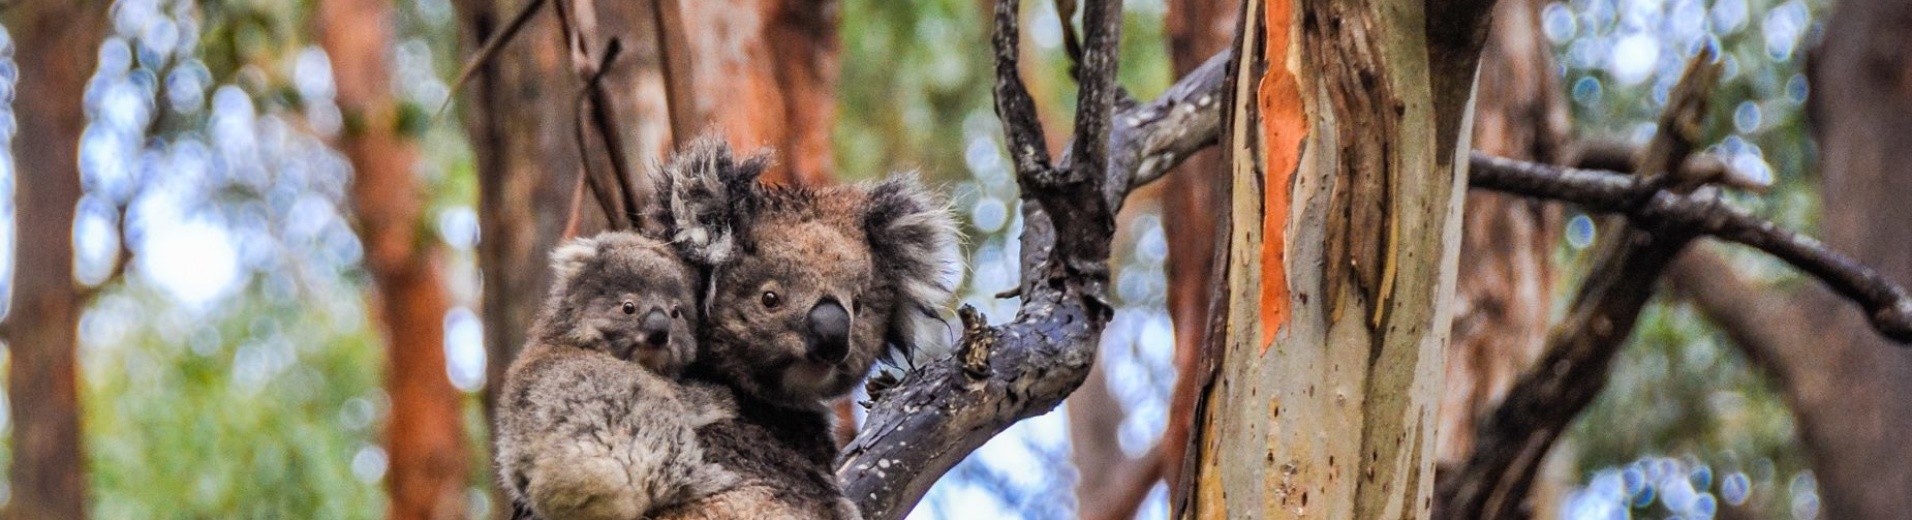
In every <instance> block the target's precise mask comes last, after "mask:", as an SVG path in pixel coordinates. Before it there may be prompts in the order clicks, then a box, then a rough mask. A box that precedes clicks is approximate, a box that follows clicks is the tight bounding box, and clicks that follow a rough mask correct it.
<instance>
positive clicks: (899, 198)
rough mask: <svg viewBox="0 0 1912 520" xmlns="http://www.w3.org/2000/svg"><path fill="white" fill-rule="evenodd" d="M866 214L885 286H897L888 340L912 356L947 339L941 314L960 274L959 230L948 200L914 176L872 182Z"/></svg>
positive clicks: (866, 229) (866, 230)
mask: <svg viewBox="0 0 1912 520" xmlns="http://www.w3.org/2000/svg"><path fill="white" fill-rule="evenodd" d="M868 190H869V191H868V193H869V197H870V198H869V203H868V205H867V206H866V209H865V211H864V213H863V229H864V233H865V234H866V235H867V236H869V239H870V257H871V258H872V259H874V260H875V263H876V275H877V277H878V279H879V280H881V281H882V282H883V284H884V285H888V286H890V287H893V288H895V290H896V291H897V294H896V302H897V305H896V308H894V309H892V310H891V313H890V316H889V319H890V331H889V334H888V336H889V341H890V342H891V343H892V344H894V345H895V347H896V348H898V349H899V350H901V351H902V352H903V354H905V355H909V354H910V352H911V351H912V350H915V349H916V348H917V347H919V346H931V345H934V344H937V343H942V342H946V341H947V339H948V338H947V336H948V335H949V334H948V333H949V329H948V327H947V324H946V323H945V322H943V320H942V318H941V314H942V313H941V311H942V310H943V309H945V308H947V307H948V305H949V302H950V299H951V297H952V296H953V295H954V294H955V292H956V279H957V276H959V275H961V274H962V261H961V259H960V258H959V256H960V254H961V252H959V251H958V250H957V247H956V242H957V240H958V239H959V238H960V235H961V231H960V230H959V228H957V226H956V219H955V218H954V217H953V216H952V215H951V214H950V211H949V204H948V203H947V202H945V201H944V200H943V199H942V197H940V196H938V195H937V194H936V193H935V192H933V191H931V190H930V189H929V188H926V187H924V186H923V183H922V182H920V181H918V180H917V179H916V177H915V176H914V175H904V176H899V177H896V178H892V179H890V180H886V181H883V182H879V183H876V184H874V185H871V186H870V187H869V188H868Z"/></svg>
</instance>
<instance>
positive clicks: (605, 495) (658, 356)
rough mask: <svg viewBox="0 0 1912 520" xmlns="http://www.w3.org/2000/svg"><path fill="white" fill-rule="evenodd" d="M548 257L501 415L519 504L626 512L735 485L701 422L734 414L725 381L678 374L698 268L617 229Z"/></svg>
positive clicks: (536, 509)
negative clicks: (703, 436)
mask: <svg viewBox="0 0 1912 520" xmlns="http://www.w3.org/2000/svg"><path fill="white" fill-rule="evenodd" d="M552 269H553V271H554V274H555V276H554V281H553V283H552V288H551V293H550V295H549V296H548V297H547V298H546V301H545V304H544V307H543V308H542V309H541V310H540V312H539V314H538V318H537V321H536V322H535V323H534V324H533V326H532V329H531V334H530V336H531V337H530V340H529V341H528V343H527V345H526V346H525V348H524V350H523V351H521V353H520V354H519V356H518V358H517V359H516V360H514V361H513V362H512V365H511V367H510V369H509V370H508V371H507V372H506V375H505V382H504V393H503V394H502V395H503V396H504V399H503V402H502V403H500V408H499V413H498V428H497V429H496V431H497V434H498V455H497V457H498V466H499V473H500V476H501V477H502V478H501V482H503V483H504V486H505V488H506V490H508V491H509V492H510V493H511V496H512V499H513V501H514V503H516V504H517V505H518V506H519V507H520V508H521V509H523V510H524V511H522V512H523V513H526V515H523V516H538V517H543V518H549V519H553V520H558V519H617V520H628V519H632V518H638V517H639V516H640V515H643V514H646V513H647V512H649V511H652V510H654V509H659V508H663V507H669V506H672V505H675V504H681V503H686V502H689V501H692V500H694V499H697V498H699V497H704V496H709V495H712V494H715V493H718V492H720V491H723V490H725V489H728V488H729V487H731V486H733V485H734V484H735V483H736V482H737V476H736V475H735V474H733V473H731V472H729V471H727V470H725V469H724V468H723V467H721V466H719V465H716V464H712V463H709V462H707V461H706V459H705V454H704V451H703V450H702V448H701V445H700V444H699V442H698V439H697V433H696V430H697V428H699V427H701V426H705V425H709V424H712V423H715V422H717V421H719V420H723V419H726V418H728V417H731V416H733V415H734V414H735V411H736V405H735V404H734V403H733V402H732V400H731V399H730V397H729V391H728V390H727V389H724V388H722V387H718V386H714V385H708V384H696V385H685V384H680V383H679V382H678V381H676V380H675V378H676V377H677V375H678V373H679V372H681V371H682V369H683V368H684V367H685V365H686V364H688V363H690V362H691V360H692V359H693V358H694V357H695V353H696V348H697V345H696V341H695V334H694V330H693V329H692V327H693V324H694V323H695V322H696V321H697V312H698V307H697V305H696V301H695V296H696V294H697V293H696V289H695V288H696V285H695V284H696V272H695V271H694V270H692V268H691V267H690V266H689V265H687V264H685V263H684V262H682V261H681V260H679V259H678V258H677V255H676V252H675V251H673V250H672V249H671V248H670V247H669V246H668V245H666V244H664V243H663V242H660V241H657V240H653V239H649V238H645V237H642V236H638V235H636V234H633V233H620V232H612V233H604V234H600V235H598V236H596V237H593V238H586V239H578V240H574V241H572V242H570V243H567V244H565V245H564V246H562V247H559V248H558V249H557V250H556V251H554V252H553V254H552Z"/></svg>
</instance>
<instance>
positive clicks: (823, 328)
mask: <svg viewBox="0 0 1912 520" xmlns="http://www.w3.org/2000/svg"><path fill="white" fill-rule="evenodd" d="M808 325H809V329H810V330H808V331H806V332H808V334H806V335H805V337H804V339H805V340H806V341H807V342H809V347H810V357H811V358H812V359H816V360H818V361H823V362H826V363H839V362H842V361H843V358H844V357H845V356H848V355H849V353H850V313H849V312H848V311H845V310H844V309H843V304H840V303H837V301H836V300H835V299H832V298H824V299H823V301H821V302H817V305H816V306H815V307H811V308H810V316H809V323H808Z"/></svg>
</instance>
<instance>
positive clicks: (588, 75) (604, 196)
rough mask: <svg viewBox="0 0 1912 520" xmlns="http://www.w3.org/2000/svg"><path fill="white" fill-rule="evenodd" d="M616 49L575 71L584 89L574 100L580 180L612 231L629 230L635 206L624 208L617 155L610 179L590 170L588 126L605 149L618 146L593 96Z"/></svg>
mask: <svg viewBox="0 0 1912 520" xmlns="http://www.w3.org/2000/svg"><path fill="white" fill-rule="evenodd" d="M562 4H563V2H559V5H562ZM567 30H568V29H567ZM620 48H621V46H620V45H617V44H616V41H615V40H613V41H612V45H611V46H610V48H608V49H606V52H605V53H604V58H605V59H604V61H603V63H601V64H597V65H594V66H593V67H591V68H589V69H585V70H580V71H579V74H580V75H582V76H583V77H584V89H583V90H580V91H578V99H577V101H576V103H575V105H576V106H577V107H578V116H577V145H578V156H579V157H580V158H581V161H580V163H579V165H580V166H581V167H582V168H583V170H584V171H583V174H582V175H580V177H583V178H584V180H585V184H586V185H587V186H590V188H591V196H592V197H594V198H596V199H597V202H598V207H599V208H600V209H602V210H604V220H605V222H606V223H607V225H609V226H610V227H611V228H612V229H620V228H626V227H633V226H632V224H633V223H632V221H630V220H628V219H627V218H628V217H630V216H633V215H635V214H636V212H635V211H633V209H632V208H636V207H637V206H626V205H625V202H626V198H625V197H624V196H623V193H624V190H623V189H622V188H621V187H620V186H622V185H623V184H624V183H623V182H622V181H621V180H619V179H622V178H623V175H622V173H621V172H620V170H621V169H620V168H619V167H618V160H617V157H616V155H617V154H616V153H615V152H614V153H612V154H610V155H611V158H610V159H611V169H612V172H611V175H612V177H611V178H609V179H606V178H604V172H602V171H599V170H597V169H595V168H592V167H591V147H590V142H591V139H590V135H591V125H590V123H591V122H592V121H597V122H598V126H597V130H598V137H599V140H600V141H601V142H603V143H604V145H605V147H606V148H611V147H617V146H619V142H618V139H617V136H616V135H615V134H612V133H610V132H609V129H610V127H608V126H605V125H606V124H607V122H606V121H602V120H601V117H600V116H597V114H598V113H600V112H603V111H604V110H603V109H602V108H601V107H603V106H604V105H603V102H602V101H603V96H601V95H595V94H597V93H599V92H602V91H603V89H601V88H599V81H600V80H602V79H603V78H604V71H605V70H606V69H609V68H610V67H608V65H609V64H610V60H611V59H614V58H616V57H617V54H618V52H617V51H618V50H619V49H620ZM587 114H590V115H592V117H589V118H587V117H586V115H587ZM614 149H615V148H614Z"/></svg>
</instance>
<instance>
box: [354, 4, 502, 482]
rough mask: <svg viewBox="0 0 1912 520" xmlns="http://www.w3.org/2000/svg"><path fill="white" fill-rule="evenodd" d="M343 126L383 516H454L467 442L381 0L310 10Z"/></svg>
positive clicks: (443, 301)
mask: <svg viewBox="0 0 1912 520" xmlns="http://www.w3.org/2000/svg"><path fill="white" fill-rule="evenodd" d="M317 20H318V23H319V24H320V25H319V27H320V31H319V32H320V38H319V39H320V43H321V44H322V45H323V46H324V47H325V50H326V53H327V54H329V55H330V56H331V58H332V68H333V77H335V78H336V79H337V83H338V104H339V109H340V111H341V112H343V113H344V115H345V119H346V121H348V122H349V123H348V124H347V125H346V130H345V133H344V135H342V136H341V137H340V138H339V146H340V148H341V149H343V150H344V152H345V155H346V157H347V158H349V159H350V160H351V163H352V175H353V181H352V200H353V202H354V203H355V209H356V210H357V225H358V230H359V239H360V241H361V242H363V243H364V244H365V268H366V270H367V271H369V272H370V273H371V274H372V281H373V299H372V307H373V308H374V309H376V310H377V314H378V316H379V318H380V325H381V327H382V328H381V331H382V332H383V334H384V337H385V340H386V345H387V351H388V353H389V355H388V361H389V364H388V366H387V369H386V389H387V390H386V391H387V392H388V393H389V395H390V397H391V401H392V409H391V422H390V423H389V424H387V425H386V427H387V431H386V435H387V438H386V450H387V452H388V455H389V458H390V460H391V464H390V466H389V469H388V470H387V472H386V475H385V482H386V486H387V489H388V492H389V493H390V495H391V506H390V507H391V509H390V511H389V516H390V517H391V518H399V519H435V518H457V517H461V516H463V507H462V506H463V505H464V503H465V501H464V493H463V489H464V481H465V478H466V476H467V474H466V460H465V458H466V455H467V454H466V452H465V449H464V446H463V445H464V428H463V423H462V422H461V420H460V419H461V413H460V404H461V403H460V401H461V396H460V395H459V393H458V390H457V389H455V388H452V386H451V381H450V380H449V379H448V378H447V377H446V374H445V348H444V345H445V328H444V320H445V311H446V310H447V308H448V305H449V302H448V297H447V295H446V293H445V288H444V284H443V282H442V281H441V279H440V275H439V270H438V265H437V260H438V253H439V248H438V245H437V241H436V239H435V237H432V236H430V235H427V234H422V233H420V231H421V230H423V229H426V228H425V227H424V226H422V225H421V222H422V220H421V219H422V218H423V217H424V216H423V205H424V194H423V193H422V192H421V191H420V189H419V186H418V184H417V182H415V179H414V177H415V176H414V175H413V173H412V170H413V167H414V165H415V164H416V162H417V159H418V149H417V143H416V142H415V141H414V136H411V135H407V134H405V133H404V130H403V129H401V128H400V126H399V125H400V123H401V120H400V117H399V112H400V107H399V104H398V102H397V101H396V100H395V99H394V98H393V96H392V92H391V76H390V71H389V69H388V67H389V66H388V64H387V61H386V54H387V52H388V49H389V47H390V42H391V34H390V32H389V31H390V28H391V26H392V23H393V21H392V13H391V5H390V4H389V3H388V2H387V1H386V0H328V1H325V2H320V3H319V6H318V11H317Z"/></svg>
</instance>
